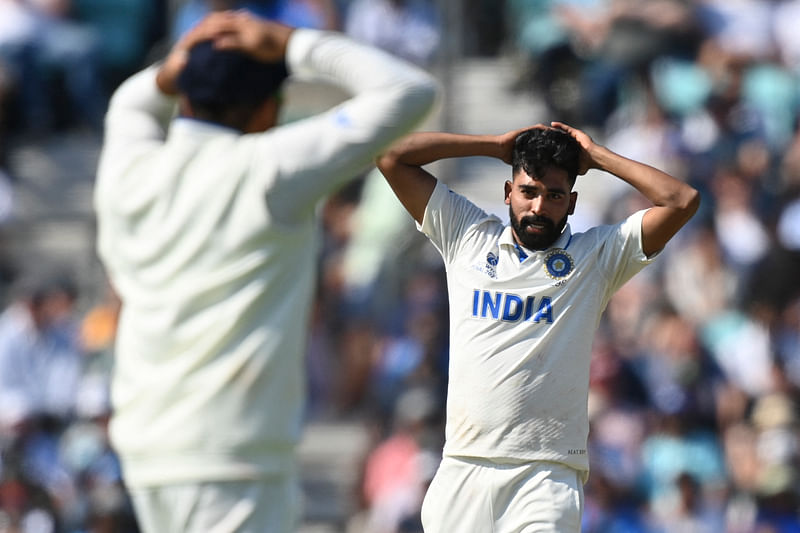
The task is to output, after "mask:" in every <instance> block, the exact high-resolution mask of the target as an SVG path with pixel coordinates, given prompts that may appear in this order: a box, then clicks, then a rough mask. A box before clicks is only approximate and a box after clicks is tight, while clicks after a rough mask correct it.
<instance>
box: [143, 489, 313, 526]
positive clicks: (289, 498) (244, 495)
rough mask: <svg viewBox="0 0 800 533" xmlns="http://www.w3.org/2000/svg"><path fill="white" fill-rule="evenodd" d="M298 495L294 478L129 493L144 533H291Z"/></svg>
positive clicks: (298, 509) (298, 491)
mask: <svg viewBox="0 0 800 533" xmlns="http://www.w3.org/2000/svg"><path fill="white" fill-rule="evenodd" d="M300 496H301V495H300V488H299V486H298V483H297V479H296V478H295V477H294V475H289V476H280V477H274V478H270V479H268V480H264V481H241V482H227V483H214V484H199V485H194V484H192V485H169V486H166V487H147V488H138V489H133V490H132V491H131V498H132V500H133V505H134V509H135V510H136V517H137V519H138V522H139V525H140V527H141V528H142V532H143V533H169V532H175V533H177V532H180V533H291V532H294V531H295V530H296V526H297V524H298V523H299V519H300V508H301V504H300V500H301V498H300ZM264 502H269V503H270V505H264Z"/></svg>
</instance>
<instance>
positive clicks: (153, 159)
mask: <svg viewBox="0 0 800 533" xmlns="http://www.w3.org/2000/svg"><path fill="white" fill-rule="evenodd" d="M287 63H288V66H289V68H290V71H291V72H292V73H293V74H295V75H298V74H300V75H304V76H308V75H311V76H319V77H324V78H326V79H327V80H329V81H332V82H335V83H337V84H338V85H340V86H342V87H344V88H345V89H346V90H349V91H350V92H351V93H352V94H353V95H354V96H353V97H352V98H351V99H349V100H347V101H345V102H344V103H342V104H341V105H339V106H337V107H336V108H333V109H331V110H330V111H327V112H325V113H323V114H321V115H318V116H315V117H311V118H309V119H305V120H301V121H297V122H294V123H291V124H288V125H284V126H280V127H277V128H273V129H271V130H269V131H268V132H266V133H263V134H252V135H239V134H238V133H237V132H235V131H232V130H228V129H226V128H222V127H219V126H216V125H213V124H208V123H202V122H199V121H194V120H189V119H180V118H179V119H176V120H174V121H173V122H172V124H171V126H170V125H169V121H170V118H171V117H172V115H173V113H174V111H175V100H174V99H171V98H167V97H166V96H164V95H163V94H161V93H160V92H159V91H158V90H157V88H156V85H155V74H156V69H155V68H154V67H151V68H149V69H146V70H144V71H142V72H140V73H139V74H136V75H134V76H133V77H132V78H131V79H129V80H128V81H126V82H125V83H124V84H123V85H122V86H121V87H120V88H119V89H118V90H117V92H116V93H115V95H114V96H113V98H112V101H111V104H110V109H109V112H108V116H107V118H106V138H105V144H104V148H103V152H102V154H101V160H100V168H99V175H98V183H97V187H96V190H95V207H96V211H97V215H98V222H99V236H98V247H99V252H100V255H101V258H102V259H103V261H104V263H105V266H106V268H107V270H108V272H109V275H110V278H111V280H112V283H113V285H114V286H115V288H116V289H117V291H118V292H119V293H120V295H121V299H122V302H123V305H122V312H121V316H120V323H119V332H118V336H117V346H116V361H115V363H116V366H115V374H114V376H113V383H112V402H113V408H114V416H113V419H112V422H111V428H110V431H111V438H112V441H113V443H114V446H115V448H116V449H117V451H118V452H119V453H120V455H121V458H122V463H123V468H124V473H125V476H126V481H127V483H128V484H129V485H130V486H147V485H155V484H163V483H179V482H184V481H187V480H188V481H191V480H208V479H252V478H257V477H260V476H263V475H266V474H269V473H273V472H282V471H283V470H284V469H285V468H286V467H287V464H289V463H290V461H289V459H290V458H291V450H292V448H293V446H294V445H295V444H296V442H297V440H298V438H299V434H300V430H301V417H302V409H303V401H304V396H305V391H304V373H303V366H304V365H303V356H304V349H305V337H306V331H307V317H308V312H309V306H310V300H311V298H312V295H313V292H314V278H315V268H316V235H317V231H316V227H315V221H314V211H315V207H316V205H317V204H318V203H319V201H320V200H321V198H323V197H324V196H325V195H326V194H328V193H329V192H331V191H333V190H334V189H336V188H337V187H339V186H340V185H341V184H343V183H344V182H345V181H347V180H348V179H351V178H353V177H356V176H357V175H358V173H359V172H361V171H363V169H364V168H365V167H366V166H367V165H369V164H370V163H371V162H372V160H373V158H374V157H375V156H376V155H377V153H378V152H379V151H380V150H381V149H383V148H384V147H385V146H386V145H388V144H389V143H390V142H392V141H393V140H395V139H396V138H397V137H399V136H401V135H402V134H404V133H406V132H408V131H409V130H410V129H412V128H413V127H414V126H415V125H416V124H417V123H418V122H419V121H421V120H422V119H423V118H424V116H425V115H426V114H427V112H428V111H429V110H430V109H431V107H432V104H433V101H434V98H435V95H436V84H435V82H434V80H433V79H432V78H431V77H430V76H429V75H428V74H426V73H425V72H423V71H422V70H419V69H417V68H415V67H413V66H411V65H408V64H406V63H403V62H400V61H398V60H396V59H394V58H392V57H391V56H389V55H387V54H385V53H383V52H379V51H377V50H374V49H371V48H367V47H364V46H362V45H358V44H356V43H354V42H352V41H351V40H349V39H347V38H345V37H342V36H340V35H338V34H333V33H325V32H318V31H314V30H300V29H299V30H295V31H294V33H293V34H292V37H291V39H290V41H289V48H288V52H287ZM167 128H169V133H168V134H167Z"/></svg>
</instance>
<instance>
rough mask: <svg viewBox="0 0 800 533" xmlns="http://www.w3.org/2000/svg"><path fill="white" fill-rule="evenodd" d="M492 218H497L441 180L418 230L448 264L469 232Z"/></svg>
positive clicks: (418, 225) (429, 201)
mask: <svg viewBox="0 0 800 533" xmlns="http://www.w3.org/2000/svg"><path fill="white" fill-rule="evenodd" d="M489 218H496V217H492V216H491V215H489V214H487V213H486V212H485V211H484V210H482V209H481V208H479V207H478V206H476V205H475V204H473V203H472V202H470V201H469V200H467V199H466V198H465V197H463V196H461V195H460V194H458V193H455V192H453V191H452V190H450V188H449V187H447V185H445V184H444V183H442V182H441V181H439V182H437V183H436V187H435V188H434V190H433V193H432V194H431V197H430V199H429V200H428V205H427V206H426V207H425V214H424V216H423V218H422V224H419V223H418V224H417V229H419V231H421V232H422V233H423V234H425V236H427V237H428V238H429V239H430V240H431V242H432V243H433V245H434V246H435V247H436V249H437V250H439V253H441V254H442V258H443V259H444V260H445V262H446V263H450V262H452V260H453V258H454V257H455V254H456V251H457V249H458V244H459V243H460V242H461V240H462V238H463V237H464V235H465V234H466V233H467V231H468V230H469V229H470V228H471V227H473V226H475V225H476V224H479V223H481V222H483V221H485V220H487V219H489Z"/></svg>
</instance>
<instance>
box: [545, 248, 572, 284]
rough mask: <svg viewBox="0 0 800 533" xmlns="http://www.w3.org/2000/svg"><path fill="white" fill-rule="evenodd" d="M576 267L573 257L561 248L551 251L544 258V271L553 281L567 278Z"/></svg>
mask: <svg viewBox="0 0 800 533" xmlns="http://www.w3.org/2000/svg"><path fill="white" fill-rule="evenodd" d="M574 266H575V262H574V261H573V259H572V256H571V255H569V254H568V253H567V252H566V251H565V250H561V249H560V248H559V249H556V250H553V251H551V252H550V253H548V254H547V255H546V256H545V258H544V270H545V272H547V275H548V276H550V277H551V278H553V279H563V278H566V277H567V276H569V274H570V272H572V269H573V268H574Z"/></svg>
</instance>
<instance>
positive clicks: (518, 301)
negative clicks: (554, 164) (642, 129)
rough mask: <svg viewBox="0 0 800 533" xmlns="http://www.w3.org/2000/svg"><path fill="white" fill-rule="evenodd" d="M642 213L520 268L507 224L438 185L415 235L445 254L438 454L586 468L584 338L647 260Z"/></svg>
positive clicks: (574, 238)
mask: <svg viewBox="0 0 800 533" xmlns="http://www.w3.org/2000/svg"><path fill="white" fill-rule="evenodd" d="M644 212H645V211H639V212H637V213H635V214H633V215H631V216H630V217H629V218H628V219H627V220H625V221H624V222H622V223H621V224H618V225H613V226H599V227H596V228H592V229H590V230H588V231H586V232H585V233H575V234H573V233H571V231H570V228H569V225H567V226H566V227H565V229H564V231H563V233H562V234H561V236H560V237H559V238H558V240H557V241H556V242H555V243H554V244H553V246H552V247H551V248H549V249H547V250H543V251H530V250H528V251H525V252H524V253H526V254H527V255H528V257H527V258H526V259H524V261H520V256H519V254H518V251H517V248H516V246H515V243H514V239H513V235H512V233H511V227H510V226H506V225H504V224H503V223H502V222H501V221H500V219H498V218H497V217H496V216H493V215H488V214H486V213H485V212H484V211H482V210H481V209H480V208H478V207H477V206H475V205H474V204H472V203H471V202H470V201H469V200H467V199H466V198H464V197H462V196H460V195H458V194H456V193H454V192H452V191H450V190H449V189H448V188H447V187H446V186H445V185H444V184H442V183H441V182H440V183H438V184H437V186H436V188H435V189H434V192H433V194H432V195H431V198H430V200H429V202H428V205H427V208H426V210H425V216H424V219H423V223H422V224H421V226H419V227H420V230H421V231H422V232H423V233H425V234H426V235H427V236H428V237H429V238H430V240H431V241H432V243H433V244H434V245H435V246H436V248H437V249H438V250H439V252H440V253H441V254H442V257H443V258H444V262H445V265H446V268H447V285H448V291H449V297H450V375H449V385H448V398H447V427H446V443H445V448H444V453H445V455H447V456H452V457H459V456H462V457H480V458H488V459H492V460H497V461H498V462H512V463H521V462H527V461H532V460H542V461H555V462H560V463H564V464H567V465H568V466H570V467H572V468H575V469H577V470H579V471H582V472H588V469H589V461H588V456H587V450H586V439H587V436H588V433H589V422H588V415H587V397H588V389H589V360H590V353H591V346H592V340H593V337H594V334H595V331H596V329H597V326H598V324H599V321H600V315H601V314H602V312H603V310H604V309H605V307H606V304H607V303H608V301H609V299H610V298H611V296H612V294H613V293H614V291H615V290H616V289H618V288H619V287H620V286H622V284H624V283H625V282H626V281H627V280H628V279H630V278H631V277H632V276H633V275H634V274H636V273H637V272H638V271H639V270H641V269H642V268H643V267H644V266H645V265H646V264H647V263H649V262H650V261H651V260H652V257H651V258H650V259H648V258H647V257H646V256H645V254H644V252H643V251H642V245H641V225H642V216H643V214H644Z"/></svg>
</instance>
